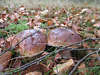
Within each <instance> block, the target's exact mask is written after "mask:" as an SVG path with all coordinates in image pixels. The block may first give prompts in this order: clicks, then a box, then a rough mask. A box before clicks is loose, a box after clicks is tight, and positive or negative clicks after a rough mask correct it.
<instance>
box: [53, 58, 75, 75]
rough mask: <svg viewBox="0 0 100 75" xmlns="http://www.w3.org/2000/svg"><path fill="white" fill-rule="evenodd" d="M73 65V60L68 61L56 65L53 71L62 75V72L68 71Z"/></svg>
mask: <svg viewBox="0 0 100 75" xmlns="http://www.w3.org/2000/svg"><path fill="white" fill-rule="evenodd" d="M73 65H74V60H73V59H69V60H68V61H66V62H65V63H63V64H58V65H57V66H55V67H54V68H53V71H54V73H55V74H59V75H62V74H63V73H64V72H66V71H68V70H70V68H71V67H72V66H73Z"/></svg>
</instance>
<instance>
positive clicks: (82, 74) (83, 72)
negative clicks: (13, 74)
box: [78, 63, 86, 75]
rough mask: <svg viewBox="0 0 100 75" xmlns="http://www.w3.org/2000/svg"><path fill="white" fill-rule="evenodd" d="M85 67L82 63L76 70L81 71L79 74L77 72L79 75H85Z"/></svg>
mask: <svg viewBox="0 0 100 75" xmlns="http://www.w3.org/2000/svg"><path fill="white" fill-rule="evenodd" d="M85 68H86V66H85V64H84V63H82V64H81V65H80V66H79V67H78V70H81V72H79V75H85V73H86V70H85Z"/></svg>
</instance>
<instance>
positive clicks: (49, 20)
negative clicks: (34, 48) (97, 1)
mask: <svg viewBox="0 0 100 75" xmlns="http://www.w3.org/2000/svg"><path fill="white" fill-rule="evenodd" d="M58 27H62V28H68V29H70V30H72V31H73V32H75V33H76V34H78V35H79V36H80V37H81V39H82V40H81V41H80V42H77V43H73V44H72V45H70V46H68V45H67V46H64V47H53V46H48V45H47V46H46V48H45V50H44V52H43V53H42V54H40V55H39V56H35V57H26V56H21V54H20V53H19V52H16V50H15V49H16V48H15V46H14V47H12V46H11V41H12V38H13V36H15V35H17V34H18V33H20V32H21V31H24V30H28V29H36V30H39V31H41V32H43V33H44V34H48V32H49V31H50V30H52V29H55V28H58ZM47 37H48V36H47ZM70 37H71V36H70ZM26 39H27V38H26ZM76 39H77V37H76ZM77 44H78V45H77ZM17 45H19V44H17ZM74 45H75V47H74ZM62 50H63V51H64V52H62ZM66 50H69V51H70V52H71V57H69V58H68V57H67V56H66V55H67V52H66ZM99 51H100V9H99V8H96V7H78V6H77V7H75V6H71V7H69V8H68V7H63V8H59V7H38V8H25V7H24V6H20V7H19V8H15V9H13V10H12V11H10V10H9V9H8V8H3V9H2V10H0V71H1V72H0V75H1V74H4V75H6V74H10V75H42V74H43V75H72V74H73V75H99V74H100V70H99V69H100V53H99ZM60 52H62V53H60ZM66 58H67V59H66Z"/></svg>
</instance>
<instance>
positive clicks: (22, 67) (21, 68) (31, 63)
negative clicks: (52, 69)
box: [5, 38, 100, 75]
mask: <svg viewBox="0 0 100 75" xmlns="http://www.w3.org/2000/svg"><path fill="white" fill-rule="evenodd" d="M87 40H100V38H87V39H84V40H82V41H80V42H77V43H74V44H71V45H69V46H67V47H58V49H57V50H54V51H52V52H51V53H49V54H47V55H44V56H42V57H40V58H37V59H35V60H33V61H31V62H29V63H26V64H25V65H23V66H21V67H18V68H17V69H14V70H12V71H11V72H5V74H10V73H12V72H18V71H23V70H25V69H26V68H28V67H30V66H31V65H33V64H37V63H39V62H41V61H42V60H44V59H45V58H46V57H49V56H51V55H52V54H54V53H58V52H60V51H62V50H64V48H66V50H97V51H94V52H91V53H89V54H88V55H86V56H85V57H83V59H82V60H80V61H79V62H78V63H77V64H76V67H75V68H73V69H74V70H72V71H71V73H69V75H72V73H73V72H74V71H75V70H76V68H77V65H79V64H80V63H81V62H82V61H83V60H84V59H86V58H87V57H88V56H90V55H92V54H94V53H96V52H99V51H100V50H99V48H82V49H78V48H68V47H70V46H73V45H76V44H80V43H83V42H85V41H87Z"/></svg>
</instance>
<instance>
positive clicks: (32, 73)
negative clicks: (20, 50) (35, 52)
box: [25, 71, 42, 75]
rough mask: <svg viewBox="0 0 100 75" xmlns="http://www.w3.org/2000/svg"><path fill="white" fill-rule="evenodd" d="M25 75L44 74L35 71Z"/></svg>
mask: <svg viewBox="0 0 100 75" xmlns="http://www.w3.org/2000/svg"><path fill="white" fill-rule="evenodd" d="M25 75H42V73H41V72H38V71H34V72H29V73H27V74H25Z"/></svg>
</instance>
